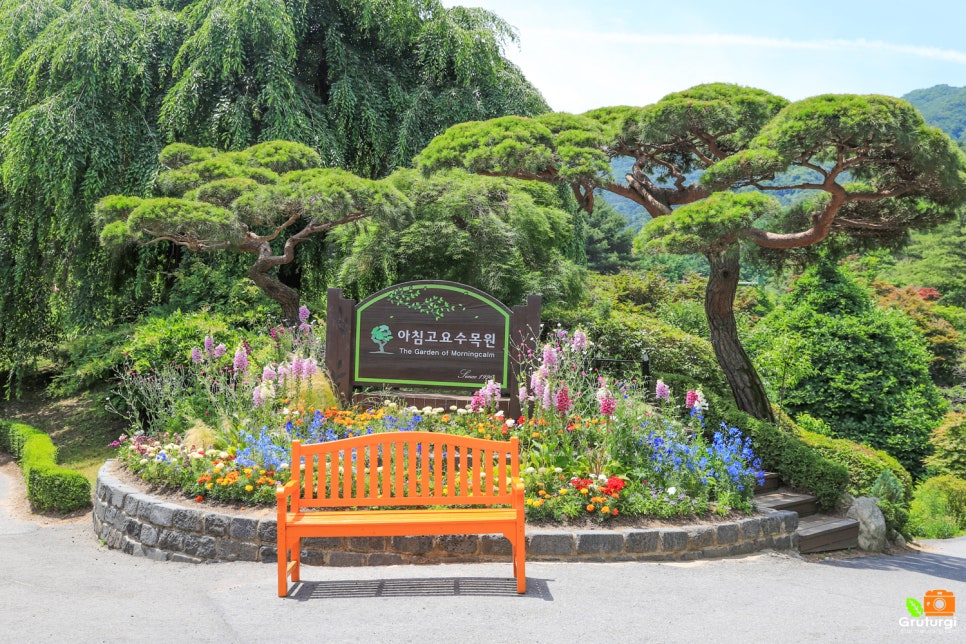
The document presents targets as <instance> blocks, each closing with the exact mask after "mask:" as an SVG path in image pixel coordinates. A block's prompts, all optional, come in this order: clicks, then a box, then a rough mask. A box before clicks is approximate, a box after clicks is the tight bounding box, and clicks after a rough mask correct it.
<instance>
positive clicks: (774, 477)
mask: <svg viewBox="0 0 966 644" xmlns="http://www.w3.org/2000/svg"><path fill="white" fill-rule="evenodd" d="M778 484H779V480H778V474H776V473H775V472H765V481H764V482H763V483H762V484H761V485H756V486H755V494H764V493H765V492H771V491H773V490H777V489H778Z"/></svg>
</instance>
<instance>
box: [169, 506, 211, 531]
mask: <svg viewBox="0 0 966 644" xmlns="http://www.w3.org/2000/svg"><path fill="white" fill-rule="evenodd" d="M203 517H204V515H203V514H202V513H201V512H200V511H198V510H191V509H189V508H179V509H177V510H175V512H174V520H173V522H172V525H173V526H174V527H175V528H177V529H178V530H182V531H184V532H201V528H202V525H203V524H204V522H203Z"/></svg>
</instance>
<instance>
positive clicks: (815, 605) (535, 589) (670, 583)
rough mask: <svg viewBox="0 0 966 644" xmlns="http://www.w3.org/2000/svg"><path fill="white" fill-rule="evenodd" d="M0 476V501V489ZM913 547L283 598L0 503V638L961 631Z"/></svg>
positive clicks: (454, 579) (315, 585)
mask: <svg viewBox="0 0 966 644" xmlns="http://www.w3.org/2000/svg"><path fill="white" fill-rule="evenodd" d="M11 483H12V482H11V479H10V474H9V473H6V472H4V471H2V470H0V499H3V498H4V497H5V496H7V495H9V494H10V489H11ZM928 545H929V547H930V548H931V549H932V550H931V551H930V552H928V553H919V554H911V555H905V556H901V557H864V558H856V559H847V560H838V561H824V562H819V563H809V562H806V561H804V560H802V559H800V558H797V557H793V556H789V555H780V554H775V553H770V554H759V555H754V556H749V557H745V558H740V559H728V560H714V561H705V562H695V563H673V564H658V563H605V564H588V563H528V564H527V577H528V586H529V588H528V593H527V595H526V596H522V597H520V596H517V595H516V593H515V592H514V584H513V579H512V577H511V576H510V575H511V568H510V563H509V561H508V562H507V563H506V564H451V565H441V566H391V567H375V568H313V567H305V569H304V573H303V576H304V577H306V578H307V579H309V580H312V581H311V582H308V583H304V584H302V586H301V587H300V588H298V589H297V591H296V592H295V593H294V594H293V596H292V597H290V598H288V599H280V598H278V597H276V595H275V568H274V567H273V566H271V565H266V564H259V563H231V564H209V565H192V564H179V563H173V562H154V561H149V560H147V559H141V558H135V557H130V556H128V555H124V554H122V553H120V552H117V551H113V550H107V549H106V548H104V547H102V546H100V544H99V543H98V541H97V539H96V538H95V537H94V534H93V531H92V529H91V524H90V519H89V517H88V518H86V519H84V520H78V521H74V522H68V523H59V524H57V525H47V526H44V525H39V524H37V523H34V522H30V521H21V520H17V519H14V518H12V517H11V516H10V515H9V513H6V512H4V511H3V510H2V508H0V641H11V642H12V641H17V642H40V641H62V642H102V641H103V642H115V641H123V642H209V641H210V642H241V641H270V642H420V643H430V642H432V643H435V642H460V643H461V644H466V643H473V642H487V643H489V642H555V643H558V642H581V643H587V642H608V641H610V642H643V641H661V642H702V641H706V642H731V641H734V642H742V643H747V642H815V641H832V640H836V641H838V640H841V641H850V642H902V641H910V640H916V639H918V638H921V637H930V638H934V637H935V638H940V639H943V640H945V641H964V637H963V636H964V633H966V539H962V538H961V539H956V540H951V541H946V542H930V543H929V544H928ZM933 589H944V590H948V591H951V592H953V593H955V594H956V595H957V596H958V597H959V600H960V604H961V605H960V607H959V611H958V616H959V617H958V621H957V624H956V625H955V626H954V627H952V628H951V629H949V630H946V629H944V628H942V627H928V626H915V625H913V626H902V625H901V624H900V618H903V616H906V617H908V613H907V611H906V608H905V599H906V598H907V597H915V598H918V599H919V600H920V601H922V598H923V596H924V594H925V593H926V591H928V590H933Z"/></svg>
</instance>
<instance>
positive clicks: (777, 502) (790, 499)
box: [755, 490, 818, 517]
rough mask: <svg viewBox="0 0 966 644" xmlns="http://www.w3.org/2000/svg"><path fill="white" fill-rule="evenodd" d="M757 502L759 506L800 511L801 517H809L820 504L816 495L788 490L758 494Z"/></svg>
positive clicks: (816, 510)
mask: <svg viewBox="0 0 966 644" xmlns="http://www.w3.org/2000/svg"><path fill="white" fill-rule="evenodd" d="M755 503H756V504H758V507H759V508H771V509H772V510H791V511H793V512H798V516H799V517H807V516H810V515H812V514H815V513H816V512H818V505H817V504H816V498H815V497H814V496H812V495H811V494H799V493H798V492H788V491H786V490H776V491H774V492H767V493H765V494H758V495H756V496H755Z"/></svg>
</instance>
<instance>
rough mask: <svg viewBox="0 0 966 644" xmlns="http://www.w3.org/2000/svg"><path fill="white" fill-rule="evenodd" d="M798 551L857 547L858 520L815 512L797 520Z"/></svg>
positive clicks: (805, 552)
mask: <svg viewBox="0 0 966 644" xmlns="http://www.w3.org/2000/svg"><path fill="white" fill-rule="evenodd" d="M797 532H798V551H799V552H801V553H802V554H807V553H809V552H826V551H829V550H845V549H846V548H858V547H859V522H858V521H856V520H855V519H846V518H842V517H830V516H826V515H823V514H816V515H812V516H809V517H805V518H803V519H801V520H800V521H799V522H798V531H797Z"/></svg>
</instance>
